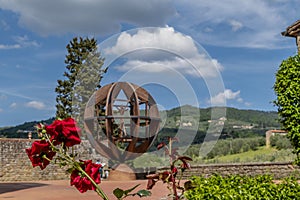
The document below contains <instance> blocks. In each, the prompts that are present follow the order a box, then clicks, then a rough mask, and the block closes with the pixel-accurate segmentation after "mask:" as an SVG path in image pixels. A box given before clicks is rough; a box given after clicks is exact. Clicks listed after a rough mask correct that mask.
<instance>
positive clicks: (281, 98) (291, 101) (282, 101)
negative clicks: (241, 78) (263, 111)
mask: <svg viewBox="0 0 300 200" xmlns="http://www.w3.org/2000/svg"><path fill="white" fill-rule="evenodd" d="M299 80H300V55H296V56H293V57H289V58H288V59H286V60H284V61H283V62H282V63H281V65H280V66H279V69H278V71H277V73H276V81H275V84H274V91H275V93H276V96H277V99H276V100H275V101H274V103H275V105H276V106H277V107H278V114H279V116H280V122H281V123H282V125H283V127H284V129H285V130H286V131H287V132H288V137H289V139H290V140H291V143H292V145H293V146H294V153H295V154H296V156H297V158H296V161H295V162H296V163H297V164H298V165H300V123H299V122H300V81H299Z"/></svg>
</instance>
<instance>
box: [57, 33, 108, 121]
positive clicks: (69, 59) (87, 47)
mask: <svg viewBox="0 0 300 200" xmlns="http://www.w3.org/2000/svg"><path fill="white" fill-rule="evenodd" d="M66 48H67V51H68V55H66V59H65V63H66V70H67V71H65V73H64V77H65V78H66V79H65V80H58V81H57V83H58V85H57V87H56V88H55V92H56V93H57V97H56V102H57V105H56V109H57V110H56V117H57V118H66V117H70V116H73V117H74V118H75V119H76V121H81V119H80V118H81V117H82V116H81V115H82V113H83V111H84V108H85V103H87V101H88V99H89V98H90V97H91V95H92V94H93V93H94V91H95V90H96V89H97V88H100V81H101V78H102V75H103V73H105V72H106V69H101V67H102V65H103V62H104V58H101V56H100V53H99V52H98V51H97V41H96V40H95V39H94V38H92V39H89V38H85V39H83V38H81V37H80V38H77V37H75V38H73V40H72V41H70V43H69V44H68V45H67V47H66Z"/></svg>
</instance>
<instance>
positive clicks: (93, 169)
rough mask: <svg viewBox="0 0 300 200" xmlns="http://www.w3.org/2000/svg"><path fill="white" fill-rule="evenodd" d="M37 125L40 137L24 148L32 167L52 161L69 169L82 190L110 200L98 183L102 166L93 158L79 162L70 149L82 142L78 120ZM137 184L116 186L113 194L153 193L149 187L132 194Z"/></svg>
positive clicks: (73, 181) (72, 180) (64, 120)
mask: <svg viewBox="0 0 300 200" xmlns="http://www.w3.org/2000/svg"><path fill="white" fill-rule="evenodd" d="M36 128H37V132H38V135H39V137H40V138H41V140H39V141H34V142H33V143H32V146H31V148H28V149H25V151H26V153H27V155H28V157H29V159H30V161H31V163H32V166H33V167H37V166H39V167H40V168H41V170H43V169H45V168H46V167H47V166H48V165H49V164H50V163H51V162H52V161H53V162H54V163H56V164H58V165H59V166H60V167H66V168H67V172H69V173H70V174H71V175H70V185H71V186H75V187H76V188H77V190H78V191H79V192H81V193H84V192H86V191H88V190H94V191H95V192H97V194H98V195H99V196H100V197H101V198H102V199H104V200H108V197H107V195H106V194H105V193H104V192H103V190H102V189H101V188H100V186H99V184H100V182H101V179H100V173H99V168H100V167H101V165H100V164H96V163H93V162H92V160H86V161H84V160H79V161H77V160H76V159H75V157H76V153H74V151H73V148H71V149H70V147H73V146H74V145H77V144H80V143H81V140H80V136H79V135H80V128H78V127H77V125H76V121H75V120H74V119H73V118H66V119H63V120H60V119H57V120H55V121H54V122H53V123H52V124H50V125H44V124H38V125H37V126H36ZM54 156H56V157H55V158H54ZM137 186H138V185H136V186H134V187H133V188H130V189H128V190H122V189H120V188H116V189H115V190H114V191H113V194H114V195H115V196H116V197H117V199H124V198H126V197H128V196H135V195H138V196H139V197H145V196H150V195H151V192H150V191H147V190H139V191H138V192H136V193H131V192H132V191H133V190H134V189H135V188H136V187H137Z"/></svg>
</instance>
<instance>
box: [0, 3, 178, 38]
mask: <svg viewBox="0 0 300 200" xmlns="http://www.w3.org/2000/svg"><path fill="white" fill-rule="evenodd" d="M0 8H2V9H8V10H11V11H13V12H15V13H18V15H19V16H20V18H19V24H20V25H22V26H24V27H27V28H28V29H30V30H32V31H34V32H38V33H39V34H41V35H51V34H64V33H70V32H72V33H77V34H78V33H82V34H99V33H100V34H107V33H114V32H117V31H119V30H120V29H121V26H122V23H125V24H126V23H127V24H131V25H137V26H162V25H165V24H166V21H167V19H168V18H169V17H170V16H172V15H174V14H175V9H174V7H173V6H172V1H170V0H165V1H161V0H152V1H148V0H127V1H118V0H88V1H73V0H65V1H59V0H51V1H35V0H26V1H23V0H15V1H8V0H0Z"/></svg>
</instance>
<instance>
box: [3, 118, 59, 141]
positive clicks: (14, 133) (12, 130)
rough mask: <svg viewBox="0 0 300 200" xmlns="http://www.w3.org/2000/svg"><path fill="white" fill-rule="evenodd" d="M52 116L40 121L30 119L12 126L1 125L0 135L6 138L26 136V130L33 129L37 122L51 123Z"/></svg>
mask: <svg viewBox="0 0 300 200" xmlns="http://www.w3.org/2000/svg"><path fill="white" fill-rule="evenodd" d="M53 120H54V118H49V119H47V120H41V121H32V122H25V123H23V124H20V125H17V126H12V127H6V128H5V127H3V128H1V129H0V137H7V138H27V137H28V132H30V131H35V126H36V125H37V124H39V123H44V124H51V123H52V122H53Z"/></svg>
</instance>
